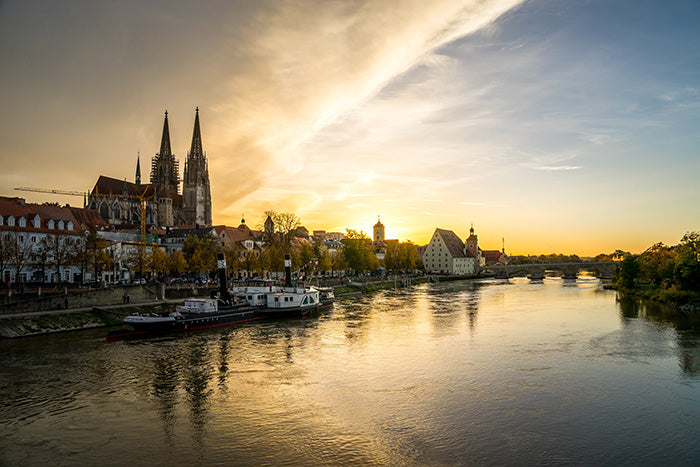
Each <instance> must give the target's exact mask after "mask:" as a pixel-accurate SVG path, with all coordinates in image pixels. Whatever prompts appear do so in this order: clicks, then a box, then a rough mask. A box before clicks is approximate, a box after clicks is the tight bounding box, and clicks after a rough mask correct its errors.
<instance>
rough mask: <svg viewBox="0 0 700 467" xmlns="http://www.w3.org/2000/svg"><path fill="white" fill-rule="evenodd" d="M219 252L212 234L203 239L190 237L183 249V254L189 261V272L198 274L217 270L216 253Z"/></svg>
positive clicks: (195, 236) (194, 236)
mask: <svg viewBox="0 0 700 467" xmlns="http://www.w3.org/2000/svg"><path fill="white" fill-rule="evenodd" d="M218 250H219V246H218V243H217V242H216V239H215V238H214V237H213V236H212V235H210V234H207V235H204V236H202V237H200V236H198V235H188V236H187V238H186V239H185V244H184V245H183V247H182V252H183V253H184V254H185V259H186V260H187V265H188V270H189V271H190V272H194V273H197V274H201V272H202V271H209V270H212V269H215V268H216V253H217V251H218Z"/></svg>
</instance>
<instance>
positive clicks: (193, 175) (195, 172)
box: [182, 107, 212, 225]
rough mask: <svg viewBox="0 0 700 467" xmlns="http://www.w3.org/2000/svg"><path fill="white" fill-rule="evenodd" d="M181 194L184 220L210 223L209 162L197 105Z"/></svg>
mask: <svg viewBox="0 0 700 467" xmlns="http://www.w3.org/2000/svg"><path fill="white" fill-rule="evenodd" d="M183 175H184V176H183V183H182V196H183V206H184V217H185V222H186V223H188V224H200V225H211V224H212V218H211V188H210V185H209V164H208V163H207V156H206V155H205V154H204V150H203V149H202V132H201V130H200V128H199V107H197V108H196V109H195V116H194V130H193V131H192V144H191V146H190V150H189V152H188V153H187V160H186V161H185V172H184V174H183Z"/></svg>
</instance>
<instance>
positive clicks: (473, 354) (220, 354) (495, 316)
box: [0, 278, 700, 466]
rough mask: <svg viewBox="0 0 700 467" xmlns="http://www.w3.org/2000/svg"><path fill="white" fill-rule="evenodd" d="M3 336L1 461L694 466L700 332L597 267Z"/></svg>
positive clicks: (699, 417) (699, 429)
mask: <svg viewBox="0 0 700 467" xmlns="http://www.w3.org/2000/svg"><path fill="white" fill-rule="evenodd" d="M105 335H106V330H104V329H101V330H91V331H82V332H72V333H64V334H56V335H50V336H42V337H33V338H24V339H12V340H7V339H6V340H0V407H1V410H0V465H36V464H63V465H76V464H81V465H85V464H90V465H98V464H99V465H124V464H127V465H128V464H132V465H144V464H148V465H183V464H188V465H189V464H200V465H205V464H206V465H211V464H226V465H256V466H258V465H392V466H393V465H467V464H468V465H483V464H487V465H490V464H499V465H502V464H507V465H522V464H530V465H532V464H588V465H590V464H595V465H620V464H623V465H638V464H657V465H658V464H675V465H681V464H685V465H690V464H693V463H696V462H697V460H698V459H700V446H699V445H698V443H697V440H698V439H700V331H698V329H697V328H694V327H693V326H692V325H691V323H688V322H682V321H678V320H674V319H672V318H668V317H667V313H666V310H664V309H663V308H662V307H659V306H656V305H651V304H646V305H645V304H643V303H639V302H636V301H634V300H620V299H618V298H617V295H616V293H615V292H614V291H608V290H603V289H602V288H601V287H600V284H599V283H598V281H597V280H595V279H588V278H580V279H579V280H578V281H576V282H563V281H561V280H548V279H546V280H545V281H543V282H540V283H530V282H529V281H527V280H525V279H521V280H518V279H515V280H512V281H511V282H503V281H495V280H493V281H483V282H477V283H475V282H451V283H440V284H424V285H420V286H417V287H414V288H411V289H405V290H398V291H393V290H391V291H385V292H379V293H376V294H373V295H366V296H359V297H349V298H343V299H340V300H338V301H337V302H336V304H335V306H334V308H333V309H332V310H330V311H328V312H324V313H323V314H321V315H320V316H316V317H312V318H304V319H293V320H291V319H290V320H277V321H268V322H258V323H254V324H250V325H243V326H237V327H229V328H224V329H218V330H213V331H206V332H200V333H193V334H191V335H176V336H166V337H158V338H151V339H140V340H131V341H118V342H107V340H106V339H105Z"/></svg>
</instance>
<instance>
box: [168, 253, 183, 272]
mask: <svg viewBox="0 0 700 467" xmlns="http://www.w3.org/2000/svg"><path fill="white" fill-rule="evenodd" d="M170 270H171V271H177V272H178V273H179V274H182V273H183V272H185V271H187V260H186V259H185V254H184V253H183V252H181V251H175V252H173V256H172V257H171V258H170Z"/></svg>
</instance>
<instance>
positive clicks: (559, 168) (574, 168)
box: [534, 165, 581, 172]
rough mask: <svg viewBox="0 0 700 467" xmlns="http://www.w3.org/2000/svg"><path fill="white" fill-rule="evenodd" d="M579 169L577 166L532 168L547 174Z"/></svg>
mask: <svg viewBox="0 0 700 467" xmlns="http://www.w3.org/2000/svg"><path fill="white" fill-rule="evenodd" d="M580 168H581V167H580V166H578V165H543V166H540V167H534V169H535V170H544V171H548V172H552V171H554V172H556V171H560V170H579V169H580Z"/></svg>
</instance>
